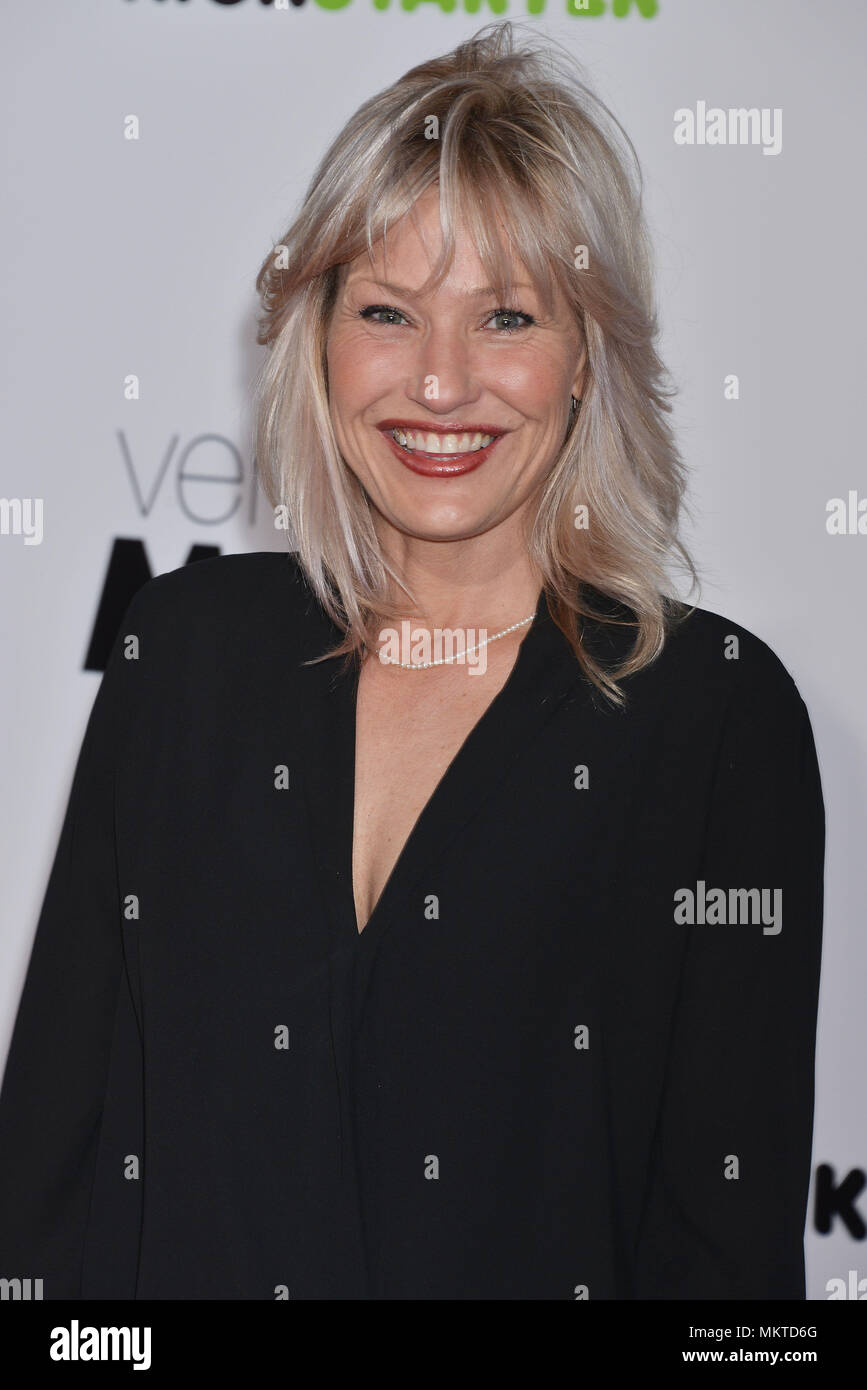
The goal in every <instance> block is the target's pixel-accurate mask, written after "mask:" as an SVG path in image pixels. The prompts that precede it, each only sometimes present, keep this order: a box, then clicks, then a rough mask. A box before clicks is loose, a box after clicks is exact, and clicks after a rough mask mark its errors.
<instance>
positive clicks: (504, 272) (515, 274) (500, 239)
mask: <svg viewBox="0 0 867 1390" xmlns="http://www.w3.org/2000/svg"><path fill="white" fill-rule="evenodd" d="M474 211H476V214H477V215H478V210H474ZM476 225H477V224H476V218H475V217H472V216H471V217H466V216H465V215H464V214H463V213H462V212H460V211H459V212H458V213H457V214H456V216H455V217H454V220H453V223H452V230H453V238H452V241H451V243H450V244H449V241H448V238H447V237H446V236H444V231H443V225H442V222H441V219H440V208H439V199H438V196H437V193H436V190H435V189H433V190H428V191H427V192H426V193H425V194H424V195H423V196H422V197H421V198H419V199H418V201H417V202H416V203H415V205H414V206H413V207H412V208H410V210H409V212H408V213H406V214H405V215H404V216H403V217H402V218H400V219H399V220H398V221H396V222H395V223H393V224H392V225H391V226H390V227H389V228H387V230H386V231H385V232H384V233H383V235H382V236H381V237H380V238H379V239H378V240H376V241H375V242H374V243H373V245H372V247H371V249H370V251H368V250H367V249H365V250H364V251H362V252H361V254H360V255H358V256H356V257H355V259H354V260H352V261H350V262H349V263H348V264H347V265H345V266H342V267H341V274H340V281H339V283H340V285H341V286H342V287H343V286H351V285H353V284H355V283H356V282H357V281H359V280H361V279H373V280H376V281H377V282H378V283H380V284H384V285H391V286H392V287H393V288H394V290H395V291H397V290H402V291H404V292H406V293H413V294H419V295H422V296H427V295H430V294H434V293H436V292H437V291H438V290H440V289H444V290H445V291H446V292H447V293H459V294H461V295H472V296H477V297H479V298H481V296H482V294H483V293H485V294H490V293H494V294H506V293H508V291H509V290H510V289H514V290H517V289H519V288H523V289H526V288H531V289H535V290H537V292H538V293H539V294H540V296H541V297H542V298H543V299H544V300H546V301H547V302H548V303H549V304H550V303H551V302H552V300H556V299H558V298H559V296H558V294H557V289H556V286H555V285H554V283H553V279H552V277H550V276H545V277H544V279H543V280H542V281H540V279H539V277H538V275H537V276H534V275H533V274H531V272H530V271H529V270H528V268H527V266H526V265H525V264H524V262H523V261H522V260H521V258H520V255H519V254H518V252H517V250H516V248H515V247H514V243H513V240H512V238H511V235H510V232H509V229H508V228H506V227H504V226H503V225H502V224H501V223H498V222H497V220H496V219H495V218H493V217H491V218H490V219H489V220H488V222H487V224H486V232H487V239H488V244H489V247H490V245H491V243H493V245H494V248H495V254H493V255H490V254H487V255H486V254H485V248H484V247H482V246H480V245H479V241H478V239H477V237H476V235H475V228H476ZM443 253H445V254H444V258H443V261H440V258H441V256H443ZM438 265H439V266H440V270H439V275H437V267H438Z"/></svg>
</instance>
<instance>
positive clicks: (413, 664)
mask: <svg viewBox="0 0 867 1390" xmlns="http://www.w3.org/2000/svg"><path fill="white" fill-rule="evenodd" d="M535 616H536V614H535V613H531V614H530V616H529V618H522V619H521V621H520V622H519V623H512V625H511V627H504V628H503V630H502V632H495V633H494V635H493V637H486V638H485V639H484V640H483V641H482V642H475V643H474V644H473V646H472V647H464V648H463V649H462V650H461V651H459V652H458V654H457V656H442V657H439V658H438V659H437V660H436V661H391V660H389V658H388V657H386V658H385V659H384V660H383V658H382V656H380V658H379V659H380V661H381V662H382V664H383V666H400V667H401V669H402V670H404V671H424V670H426V668H427V667H428V666H450V665H453V664H454V662H456V661H458V660H459V659H460V658H461V657H464V656H466V654H467V652H475V651H478V649H479V647H486V646H488V645H489V643H491V642H498V641H499V639H500V638H501V637H506V636H508V634H509V633H510V632H514V631H515V630H516V629H517V628H519V627H526V626H527V623H531V622H532V621H533V619H534V618H535Z"/></svg>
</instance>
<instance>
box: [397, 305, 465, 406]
mask: <svg viewBox="0 0 867 1390" xmlns="http://www.w3.org/2000/svg"><path fill="white" fill-rule="evenodd" d="M405 389H406V395H407V397H408V399H409V400H411V401H415V402H416V403H417V404H418V405H420V406H422V407H423V408H424V409H425V410H428V411H430V412H431V413H432V414H434V415H437V414H442V415H449V414H451V413H453V412H454V411H455V410H456V409H458V408H459V407H460V406H463V405H471V404H472V403H473V402H475V401H477V400H478V399H479V397H480V395H481V393H482V387H481V384H480V382H479V381H478V378H477V374H476V371H475V362H474V353H473V349H472V345H471V344H470V343H469V342H468V341H467V338H466V331H465V330H464V329H462V328H460V327H458V326H457V325H449V324H445V323H442V324H439V325H435V324H431V325H430V326H429V327H428V330H427V332H426V333H425V335H424V337H423V339H422V340H421V341H420V342H419V344H418V346H417V348H416V360H415V361H414V362H413V364H412V371H411V372H410V374H409V376H408V379H407V382H406V388H405Z"/></svg>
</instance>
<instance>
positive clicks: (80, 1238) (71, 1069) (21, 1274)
mask: <svg viewBox="0 0 867 1390" xmlns="http://www.w3.org/2000/svg"><path fill="white" fill-rule="evenodd" d="M136 604H137V599H134V600H133V603H132V604H131V605H130V608H129V609H128V610H127V613H126V615H125V617H124V620H123V622H122V624H121V628H120V631H119V633H118V637H117V639H116V641H115V644H114V647H113V650H112V653H111V657H110V660H109V663H108V666H107V668H106V671H105V673H104V675H103V677H102V680H101V683H100V687H99V690H98V691H97V694H96V697H95V700H94V704H93V707H92V709H91V713H90V717H89V720H88V724H87V728H86V731H85V735H84V739H83V742H82V746H81V750H80V752H79V756H78V761H77V764H76V769H75V774H74V778H73V782H72V788H71V792H70V796H69V801H68V804H67V808H66V813H65V818H64V821H63V826H62V830H61V834H60V839H59V843H58V845H57V849H56V853H55V858H54V862H53V867H52V870H51V874H50V878H49V881H48V885H47V889H46V892H45V896H44V899H43V903H42V908H41V912H40V916H39V920H38V923H37V929H36V935H35V938H34V943H33V948H32V951H31V956H30V962H29V966H28V971H27V976H26V980H25V984H24V989H23V993H22V996H21V1000H20V1003H19V1007H18V1013H17V1016H16V1021H15V1027H14V1030H13V1034H12V1041H11V1046H10V1050H9V1055H8V1058H7V1062H6V1069H5V1074H4V1079H3V1087H2V1092H0V1276H2V1277H4V1278H7V1279H28V1278H29V1279H42V1280H43V1289H44V1292H43V1296H44V1297H45V1298H78V1297H80V1287H81V1263H82V1256H83V1250H84V1240H85V1235H86V1229H87V1217H88V1205H89V1199H90V1194H91V1188H92V1184H93V1178H94V1173H95V1165H96V1155H97V1148H98V1140H99V1130H100V1123H101V1118H102V1111H103V1100H104V1095H105V1088H106V1084H107V1077H108V1069H109V1061H110V1053H111V1040H112V1030H113V1025H114V1020H115V1014H116V1010H117V1000H118V991H119V988H120V986H121V982H122V978H123V969H124V965H123V952H122V939H121V903H120V898H119V889H118V883H117V874H116V865H115V840H114V777H115V750H116V741H117V736H118V731H119V730H120V729H121V728H122V727H123V726H124V720H125V711H126V708H127V703H128V699H127V697H128V693H129V687H130V683H131V682H132V681H134V679H135V677H134V674H133V673H132V671H131V669H130V668H131V667H132V666H133V665H134V663H133V662H127V660H126V659H125V657H124V647H123V638H124V635H125V634H126V633H128V632H130V631H134V630H135V629H134V621H135V620H134V609H135V608H136Z"/></svg>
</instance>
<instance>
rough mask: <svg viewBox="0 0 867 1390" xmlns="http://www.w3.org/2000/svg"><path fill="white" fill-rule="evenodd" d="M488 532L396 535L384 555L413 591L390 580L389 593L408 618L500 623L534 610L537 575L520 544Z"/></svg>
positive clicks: (492, 626)
mask: <svg viewBox="0 0 867 1390" xmlns="http://www.w3.org/2000/svg"><path fill="white" fill-rule="evenodd" d="M490 535H491V533H488V534H487V535H484V536H476V537H473V538H472V539H471V540H467V541H419V540H416V539H415V538H412V537H405V536H400V537H399V540H400V542H401V544H394V543H392V544H390V545H389V546H388V547H387V554H388V558H389V560H390V562H391V564H392V565H393V567H394V568H395V570H396V571H397V573H398V574H399V575H400V576H401V577H402V579H403V581H404V583H405V584H406V586H407V589H409V591H410V593H411V594H412V595H413V599H414V601H412V600H410V599H409V598H408V597H407V595H406V594H405V593H403V592H402V591H401V590H400V589H399V588H398V586H396V585H393V586H392V591H391V594H390V597H391V598H392V600H393V601H394V602H395V603H397V604H399V605H400V606H401V607H402V608H403V609H404V610H405V612H406V616H407V617H408V618H410V619H411V621H413V622H415V623H418V624H423V625H425V626H427V627H439V628H447V627H474V628H480V627H481V628H486V629H487V630H488V631H489V632H491V633H493V632H496V631H498V630H499V629H500V628H503V627H508V626H510V625H511V624H512V623H516V622H519V621H520V620H521V619H523V618H526V617H529V616H531V615H532V614H534V613H535V611H536V605H537V603H538V600H539V592H540V590H541V588H542V580H541V576H540V575H539V574H538V573H537V572H536V570H535V567H534V566H533V565H532V564H531V562H530V559H529V557H528V555H527V552H526V546H524V545H517V544H515V545H509V546H504V545H502V544H494V543H492V542H491V540H490Z"/></svg>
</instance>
